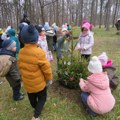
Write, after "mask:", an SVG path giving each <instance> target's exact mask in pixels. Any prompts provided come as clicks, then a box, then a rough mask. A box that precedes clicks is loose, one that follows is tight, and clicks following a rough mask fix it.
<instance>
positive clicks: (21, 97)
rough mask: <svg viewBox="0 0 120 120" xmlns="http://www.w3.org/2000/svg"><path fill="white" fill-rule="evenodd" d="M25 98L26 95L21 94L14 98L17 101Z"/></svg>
mask: <svg viewBox="0 0 120 120" xmlns="http://www.w3.org/2000/svg"><path fill="white" fill-rule="evenodd" d="M22 99H24V95H20V96H19V97H18V98H14V100H15V101H18V100H22Z"/></svg>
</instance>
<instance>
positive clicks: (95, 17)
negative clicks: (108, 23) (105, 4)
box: [93, 0, 98, 26]
mask: <svg viewBox="0 0 120 120" xmlns="http://www.w3.org/2000/svg"><path fill="white" fill-rule="evenodd" d="M97 12H98V0H96V4H95V15H94V23H93V24H94V26H96V24H98V23H96V21H97V19H98V18H97Z"/></svg>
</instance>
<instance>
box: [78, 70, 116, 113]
mask: <svg viewBox="0 0 120 120" xmlns="http://www.w3.org/2000/svg"><path fill="white" fill-rule="evenodd" d="M87 79H88V80H87V81H85V80H83V79H81V80H80V83H79V85H80V88H81V89H82V91H84V92H88V93H90V95H89V96H88V99H87V103H88V106H89V107H90V108H91V110H93V111H94V112H96V113H98V114H104V113H107V112H109V111H111V110H112V108H113V107H114V105H115V99H114V97H113V95H112V94H111V90H110V87H109V79H108V76H107V74H106V73H104V72H101V73H94V74H92V75H90V76H89V77H88V78H87Z"/></svg>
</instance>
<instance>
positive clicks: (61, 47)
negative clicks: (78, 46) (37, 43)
mask: <svg viewBox="0 0 120 120" xmlns="http://www.w3.org/2000/svg"><path fill="white" fill-rule="evenodd" d="M65 41H66V42H67V37H66V36H61V37H58V39H57V44H56V47H57V58H58V59H60V58H61V57H62V54H63V52H64V51H65V52H67V51H68V46H67V43H66V42H65Z"/></svg>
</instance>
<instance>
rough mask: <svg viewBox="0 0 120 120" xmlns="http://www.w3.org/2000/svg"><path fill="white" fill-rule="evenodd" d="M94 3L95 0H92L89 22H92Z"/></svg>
mask: <svg viewBox="0 0 120 120" xmlns="http://www.w3.org/2000/svg"><path fill="white" fill-rule="evenodd" d="M94 4H95V0H92V5H91V17H90V23H93V17H94Z"/></svg>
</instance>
